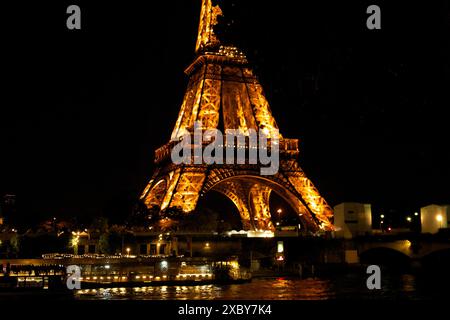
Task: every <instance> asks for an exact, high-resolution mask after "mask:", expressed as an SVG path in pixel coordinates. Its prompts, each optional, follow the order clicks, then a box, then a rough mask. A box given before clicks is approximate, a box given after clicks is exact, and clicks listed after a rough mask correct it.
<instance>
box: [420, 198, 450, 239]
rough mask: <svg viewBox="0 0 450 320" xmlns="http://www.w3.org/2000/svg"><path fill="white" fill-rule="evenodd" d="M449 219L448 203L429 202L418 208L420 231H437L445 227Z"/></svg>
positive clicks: (449, 209)
mask: <svg viewBox="0 0 450 320" xmlns="http://www.w3.org/2000/svg"><path fill="white" fill-rule="evenodd" d="M449 220H450V205H436V204H430V205H428V206H426V207H422V208H420V221H421V224H422V233H437V232H438V231H439V229H442V228H447V227H448V224H449Z"/></svg>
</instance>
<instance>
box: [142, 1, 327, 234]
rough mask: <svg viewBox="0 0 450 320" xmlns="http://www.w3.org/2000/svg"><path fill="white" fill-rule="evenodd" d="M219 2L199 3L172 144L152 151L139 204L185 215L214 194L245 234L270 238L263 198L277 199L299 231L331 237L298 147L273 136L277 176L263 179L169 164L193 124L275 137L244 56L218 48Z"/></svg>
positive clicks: (229, 169)
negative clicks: (230, 206) (232, 210)
mask: <svg viewBox="0 0 450 320" xmlns="http://www.w3.org/2000/svg"><path fill="white" fill-rule="evenodd" d="M224 1H227V0H220V1H219V0H217V1H215V2H219V3H220V4H217V5H213V0H202V6H201V15H200V23H199V29H198V37H197V43H196V48H195V54H196V57H195V59H194V61H193V62H192V64H191V65H189V66H188V67H187V69H186V70H185V73H186V75H187V76H188V77H189V83H188V86H187V90H186V93H185V96H184V99H183V103H182V105H181V110H180V112H179V116H178V119H177V121H176V123H175V127H174V129H173V132H172V135H171V139H170V141H169V142H168V143H167V144H166V145H164V146H162V147H160V148H159V149H157V150H156V151H155V165H156V169H155V171H154V173H153V176H152V178H151V180H150V182H149V183H148V185H147V187H146V188H145V190H144V191H143V193H142V195H141V200H142V201H143V202H144V203H145V205H146V206H147V207H149V208H151V207H158V208H159V209H160V210H161V211H164V210H167V209H169V208H178V209H180V210H182V211H183V212H184V213H185V214H189V213H190V212H192V211H193V210H195V209H196V207H197V204H198V201H199V199H200V197H203V196H204V195H206V194H207V193H208V192H210V191H211V190H214V191H217V192H220V193H222V194H223V195H224V196H226V197H228V198H229V199H230V200H231V201H232V202H233V203H234V205H235V206H236V208H237V209H238V211H239V214H240V218H241V220H242V225H243V227H244V229H245V230H256V231H266V230H271V231H273V230H274V229H275V228H274V225H273V223H272V219H271V212H270V208H269V198H270V195H271V193H272V192H275V193H277V194H278V195H279V196H281V197H282V198H283V199H284V200H285V201H286V202H287V203H288V204H289V205H290V206H291V207H292V208H293V209H294V210H295V212H296V213H297V214H298V216H299V218H300V221H301V222H302V227H303V228H304V229H306V230H308V231H311V232H317V231H330V230H332V229H333V226H332V223H331V219H332V217H333V211H332V209H331V208H330V206H329V205H328V204H327V203H326V201H325V199H324V198H323V197H322V196H321V195H320V194H319V192H318V191H317V189H316V188H315V187H314V185H313V184H312V182H311V181H310V180H309V179H308V178H307V177H306V175H305V173H304V172H303V170H302V169H301V168H300V166H299V163H298V161H297V158H298V155H299V148H298V140H297V139H287V138H284V137H282V136H281V134H280V135H279V140H278V144H279V171H278V173H276V174H274V175H271V176H262V175H261V174H260V168H261V165H258V164H256V165H254V164H248V163H246V164H205V163H201V164H179V165H176V164H174V163H173V162H172V161H171V151H172V149H173V147H174V145H175V144H176V143H178V142H179V139H180V137H181V135H182V132H186V131H187V132H190V133H192V134H193V132H194V123H195V122H196V121H201V124H202V128H201V129H202V130H208V129H218V130H220V131H221V132H225V130H227V129H239V130H241V131H242V132H248V131H249V129H253V130H256V131H257V132H259V131H262V132H263V133H264V134H265V135H266V136H267V137H268V138H269V139H270V138H271V136H273V134H274V133H275V132H276V133H278V127H277V124H276V121H275V119H274V118H273V116H272V113H271V110H270V107H269V103H268V102H267V100H266V97H265V96H264V92H263V88H262V87H261V84H260V83H259V81H258V79H257V78H256V76H255V75H254V74H253V71H252V69H251V67H250V65H249V63H248V61H247V58H246V56H245V55H244V53H242V52H241V51H240V50H239V49H238V48H236V47H234V46H232V45H225V44H223V43H222V41H221V39H220V37H219V36H218V35H217V34H216V31H215V30H216V27H217V26H218V25H219V24H220V23H221V22H220V18H221V17H222V16H223V11H222V8H221V6H222V3H223V2H224ZM195 147H196V146H194V145H193V146H192V148H195ZM200 147H202V146H200ZM247 147H248V146H247Z"/></svg>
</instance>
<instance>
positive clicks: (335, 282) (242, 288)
mask: <svg viewBox="0 0 450 320" xmlns="http://www.w3.org/2000/svg"><path fill="white" fill-rule="evenodd" d="M382 288H383V289H382V290H368V289H367V287H366V278H365V277H361V276H355V275H351V274H349V275H344V276H340V277H337V278H335V279H318V278H315V279H312V278H310V279H299V278H265V279H254V280H253V281H252V282H250V283H246V284H235V285H200V286H161V287H139V288H138V287H136V288H114V289H97V290H92V289H91V290H79V291H77V293H76V298H77V299H82V300H84V299H88V300H90V299H94V300H97V299H101V300H213V299H224V300H240V299H245V300H326V299H390V300H391V299H421V298H423V297H421V296H420V295H419V294H418V292H417V290H416V283H415V277H414V276H412V275H399V276H396V277H385V278H383V280H382Z"/></svg>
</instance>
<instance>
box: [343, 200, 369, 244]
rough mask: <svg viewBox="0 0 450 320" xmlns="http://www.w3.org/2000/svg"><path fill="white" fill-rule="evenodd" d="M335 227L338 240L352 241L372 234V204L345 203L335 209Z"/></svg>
mask: <svg viewBox="0 0 450 320" xmlns="http://www.w3.org/2000/svg"><path fill="white" fill-rule="evenodd" d="M334 226H335V228H336V231H335V235H336V237H337V238H346V239H351V238H353V237H356V236H363V235H366V234H370V233H371V231H372V209H371V205H370V204H366V203H357V202H344V203H341V204H338V205H337V206H335V207H334Z"/></svg>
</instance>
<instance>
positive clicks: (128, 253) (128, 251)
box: [127, 248, 131, 256]
mask: <svg viewBox="0 0 450 320" xmlns="http://www.w3.org/2000/svg"><path fill="white" fill-rule="evenodd" d="M130 250H131V249H130V248H127V256H130Z"/></svg>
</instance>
